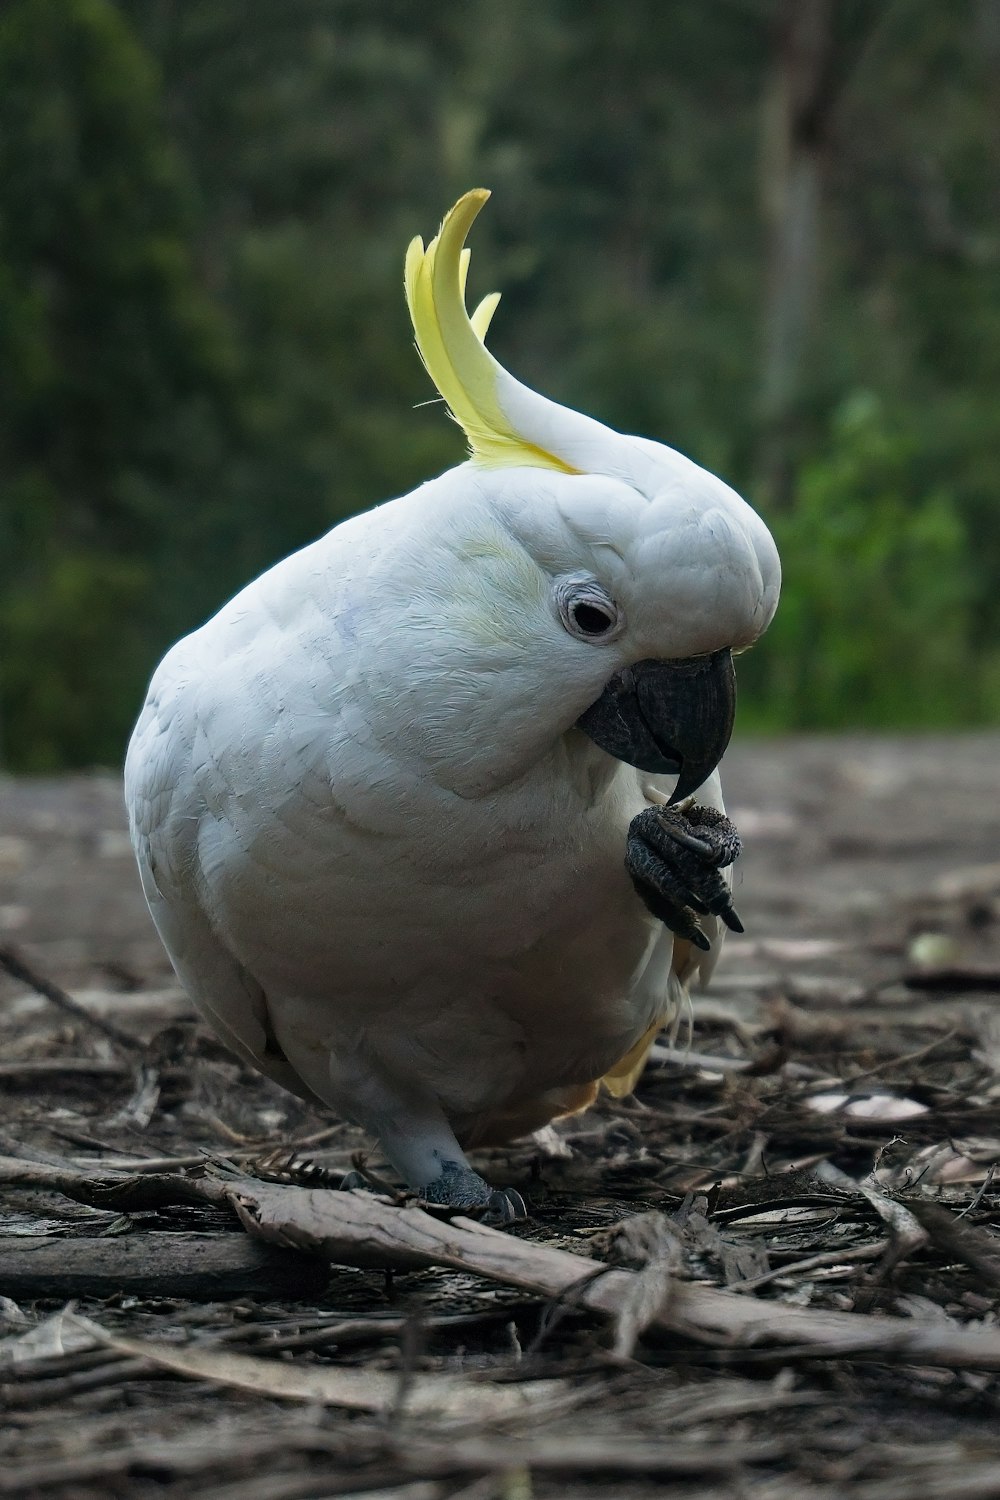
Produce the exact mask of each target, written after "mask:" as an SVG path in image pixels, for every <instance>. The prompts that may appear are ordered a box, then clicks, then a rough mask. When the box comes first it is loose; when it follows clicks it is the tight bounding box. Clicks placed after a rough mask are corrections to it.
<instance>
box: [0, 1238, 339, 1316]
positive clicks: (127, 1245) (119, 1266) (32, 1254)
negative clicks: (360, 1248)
mask: <svg viewBox="0 0 1000 1500" xmlns="http://www.w3.org/2000/svg"><path fill="white" fill-rule="evenodd" d="M329 1280H330V1267H329V1264H328V1263H327V1262H325V1261H322V1260H318V1259H316V1258H315V1257H313V1256H303V1255H298V1254H295V1253H294V1252H293V1251H290V1250H282V1249H281V1248H280V1247H279V1246H275V1245H267V1244H263V1243H262V1242H261V1241H259V1240H252V1239H249V1238H248V1237H247V1236H246V1235H242V1234H228V1233H222V1234H220V1233H218V1232H217V1233H215V1234H196V1233H189V1232H183V1231H182V1232H179V1233H177V1234H165V1233H157V1232H155V1231H149V1230H143V1231H137V1232H135V1233H132V1234H121V1235H107V1236H104V1237H103V1238H101V1239H96V1238H95V1239H90V1238H82V1237H76V1236H74V1237H73V1238H69V1237H63V1236H57V1235H4V1236H2V1237H0V1291H2V1292H3V1295H4V1296H5V1297H13V1298H14V1300H15V1301H17V1300H18V1299H19V1298H22V1297H25V1298H32V1297H59V1298H61V1299H67V1300H68V1299H69V1298H72V1297H114V1296H116V1295H118V1294H122V1293H124V1294H128V1295H130V1296H135V1297H186V1298H189V1299H190V1300H192V1301H195V1302H213V1301H219V1300H221V1299H224V1298H230V1297H234V1298H235V1297H247V1296H254V1297H272V1296H273V1297H291V1298H297V1297H316V1296H318V1295H320V1294H321V1293H322V1292H323V1290H324V1289H325V1287H326V1286H327V1284H328V1282H329Z"/></svg>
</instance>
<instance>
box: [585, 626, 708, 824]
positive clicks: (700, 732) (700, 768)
mask: <svg viewBox="0 0 1000 1500" xmlns="http://www.w3.org/2000/svg"><path fill="white" fill-rule="evenodd" d="M735 717H736V672H735V669H734V667H733V653H732V652H731V651H730V650H729V648H728V647H727V648H726V649H725V650H723V651H713V652H712V654H711V655H710V656H693V657H691V658H690V659H689V660H687V661H638V662H636V663H635V665H634V666H631V667H625V668H623V670H622V671H621V672H616V673H615V675H614V676H613V677H612V678H611V680H610V681H609V682H608V684H607V686H606V687H605V689H604V692H603V693H602V694H601V696H600V697H599V698H598V700H597V702H596V703H592V704H591V706H590V707H589V708H588V709H587V711H586V713H583V714H581V715H580V717H579V719H577V721H576V724H577V728H578V729H582V730H583V732H584V734H586V735H589V736H590V738H591V739H592V740H593V741H594V744H595V745H599V746H600V747H601V749H602V750H606V751H607V752H608V754H609V755H613V756H614V757H615V759H616V760H623V761H626V762H627V763H628V764H629V765H630V766H637V767H638V768H639V770H640V771H655V772H657V773H659V774H660V775H663V776H676V777H677V785H676V786H675V788H674V791H673V795H672V797H671V798H670V801H671V802H680V801H681V800H682V798H684V797H689V796H690V795H691V793H692V792H694V791H697V789H698V788H699V787H700V786H701V784H702V782H703V781H705V780H706V779H707V778H708V777H709V776H711V774H712V772H713V771H714V770H715V768H716V766H717V765H718V764H719V761H720V760H721V759H722V757H723V755H724V753H725V750H726V746H727V745H728V744H729V740H730V737H731V736H732V732H733V720H734V719H735Z"/></svg>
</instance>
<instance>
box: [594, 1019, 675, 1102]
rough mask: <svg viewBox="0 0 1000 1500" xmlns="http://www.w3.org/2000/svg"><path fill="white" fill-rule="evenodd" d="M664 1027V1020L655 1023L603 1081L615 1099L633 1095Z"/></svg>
mask: <svg viewBox="0 0 1000 1500" xmlns="http://www.w3.org/2000/svg"><path fill="white" fill-rule="evenodd" d="M662 1027H663V1021H662V1019H661V1020H659V1021H654V1022H653V1024H652V1026H651V1027H650V1028H649V1030H648V1031H647V1032H645V1033H644V1035H642V1036H641V1037H640V1038H639V1040H638V1041H637V1042H636V1044H635V1046H634V1047H630V1048H629V1050H628V1051H627V1052H626V1054H625V1056H624V1057H623V1058H621V1060H620V1061H619V1062H616V1063H615V1065H614V1067H613V1068H610V1069H609V1070H608V1072H607V1073H605V1075H604V1077H603V1078H602V1079H601V1082H602V1083H603V1085H604V1087H605V1088H606V1089H607V1091H608V1093H609V1094H611V1095H613V1097H614V1098H615V1099H624V1098H625V1095H626V1094H631V1092H632V1090H633V1089H634V1088H635V1086H636V1084H637V1083H638V1082H639V1075H640V1074H641V1073H642V1070H643V1068H644V1067H645V1066H646V1058H647V1057H648V1056H649V1049H650V1047H652V1045H653V1043H654V1042H655V1041H656V1038H657V1035H658V1034H659V1032H660V1031H661V1029H662Z"/></svg>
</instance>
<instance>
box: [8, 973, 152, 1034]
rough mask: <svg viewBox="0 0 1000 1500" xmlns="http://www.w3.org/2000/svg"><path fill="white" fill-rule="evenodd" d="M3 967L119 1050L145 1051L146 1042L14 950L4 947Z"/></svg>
mask: <svg viewBox="0 0 1000 1500" xmlns="http://www.w3.org/2000/svg"><path fill="white" fill-rule="evenodd" d="M0 968H2V969H6V971H7V973H8V974H9V975H10V976H11V978H12V979H19V980H20V981H21V983H22V984H26V985H27V986H28V987H29V989H33V990H34V991H35V993H36V994H39V995H44V996H45V998H46V1000H49V1001H51V1003H52V1004H53V1005H56V1006H58V1007H59V1009H60V1010H62V1011H65V1012H66V1014H67V1015H69V1016H72V1017H73V1019H74V1020H75V1021H82V1022H83V1024H84V1025H85V1026H90V1027H92V1028H93V1029H94V1030H95V1031H99V1032H100V1033H101V1035H102V1036H105V1037H107V1039H108V1041H109V1042H114V1044H115V1046H116V1047H124V1048H125V1050H126V1051H128V1052H141V1051H144V1050H145V1046H146V1044H145V1042H142V1041H140V1040H139V1038H138V1037H135V1036H130V1035H129V1033H128V1032H127V1031H122V1030H121V1029H120V1028H119V1027H118V1026H114V1025H112V1023H111V1022H110V1021H105V1020H104V1018H103V1017H102V1016H98V1015H95V1014H94V1012H93V1011H91V1010H88V1009H87V1007H86V1006H84V1005H80V1004H79V1002H78V1001H76V1000H74V999H73V996H72V995H67V993H66V991H65V990H64V989H62V988H61V987H60V986H59V985H58V984H55V983H54V982H53V980H51V979H46V978H45V976H44V975H42V974H37V973H36V972H35V970H34V969H32V968H31V967H30V965H29V964H26V963H25V962H24V959H23V958H21V956H20V955H19V954H17V953H15V952H14V951H13V949H12V948H0Z"/></svg>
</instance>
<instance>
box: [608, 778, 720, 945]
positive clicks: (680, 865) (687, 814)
mask: <svg viewBox="0 0 1000 1500" xmlns="http://www.w3.org/2000/svg"><path fill="white" fill-rule="evenodd" d="M741 849H742V845H741V843H740V836H739V834H738V833H737V832H736V829H735V828H734V826H733V824H732V823H731V822H730V821H729V819H728V818H727V817H726V816H725V814H724V813H720V812H719V811H718V810H717V809H716V808H714V807H699V806H697V805H691V806H689V807H687V808H686V809H685V811H683V812H682V811H681V810H680V809H679V808H677V807H647V808H645V809H644V810H643V811H642V812H641V813H638V814H637V815H636V816H635V817H634V818H633V819H632V822H631V823H630V824H629V830H628V843H627V846H626V853H625V868H626V869H627V870H628V872H629V874H630V875H631V877H632V884H633V885H634V886H635V888H636V890H637V891H638V893H639V895H640V896H641V897H642V899H643V901H644V902H645V903H646V906H647V907H648V908H649V910H650V911H651V912H652V913H653V916H654V917H658V918H659V920H660V921H661V922H663V923H664V924H665V926H667V927H669V928H670V930H671V932H675V933H676V934H677V936H678V937H681V938H686V939H687V941H688V942H690V943H693V944H694V945H695V947H696V948H701V949H703V950H707V949H708V948H709V947H710V943H709V941H708V938H707V937H706V936H705V934H704V932H703V931H702V929H701V927H700V926H699V925H698V917H699V916H708V915H709V914H711V915H712V916H716V917H720V918H721V919H722V921H723V922H725V924H726V926H727V927H728V928H730V929H731V930H732V931H733V932H742V931H743V924H742V922H741V921H740V919H739V917H738V916H737V915H736V913H735V911H734V910H733V898H732V894H731V892H730V889H729V883H728V881H727V880H726V879H725V877H724V876H723V874H722V871H723V869H724V868H725V867H726V866H727V865H731V864H732V863H733V861H734V860H736V859H738V858H739V855H740V852H741Z"/></svg>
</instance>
